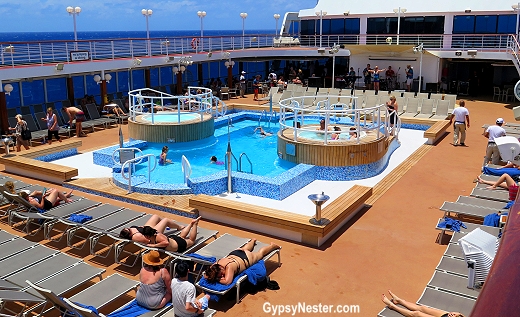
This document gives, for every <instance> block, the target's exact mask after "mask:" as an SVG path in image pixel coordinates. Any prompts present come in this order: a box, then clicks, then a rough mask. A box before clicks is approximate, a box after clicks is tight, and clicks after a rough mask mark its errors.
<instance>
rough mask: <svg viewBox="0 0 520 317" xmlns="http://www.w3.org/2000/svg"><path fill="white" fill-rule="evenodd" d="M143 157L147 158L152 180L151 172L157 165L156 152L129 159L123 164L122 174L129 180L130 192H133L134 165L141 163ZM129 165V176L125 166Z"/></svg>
mask: <svg viewBox="0 0 520 317" xmlns="http://www.w3.org/2000/svg"><path fill="white" fill-rule="evenodd" d="M152 157H153V162H154V166H153V168H152V167H151V165H150V162H151V158H152ZM143 158H147V162H148V182H150V174H151V173H152V172H153V171H154V170H155V168H156V167H157V158H156V157H155V155H154V154H146V155H143V156H139V157H136V158H134V159H131V160H128V161H126V162H124V163H123V165H122V166H121V176H122V177H123V178H124V179H127V180H128V193H131V192H132V167H133V165H134V164H139V163H141V161H142V160H143ZM137 161H139V162H138V163H135V162H137ZM127 166H128V177H126V176H125V167H127Z"/></svg>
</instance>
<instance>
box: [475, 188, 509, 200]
mask: <svg viewBox="0 0 520 317" xmlns="http://www.w3.org/2000/svg"><path fill="white" fill-rule="evenodd" d="M471 196H473V197H478V198H486V199H491V200H496V201H503V202H506V203H507V202H509V193H508V192H507V191H505V190H489V189H481V188H473V190H472V191H471Z"/></svg>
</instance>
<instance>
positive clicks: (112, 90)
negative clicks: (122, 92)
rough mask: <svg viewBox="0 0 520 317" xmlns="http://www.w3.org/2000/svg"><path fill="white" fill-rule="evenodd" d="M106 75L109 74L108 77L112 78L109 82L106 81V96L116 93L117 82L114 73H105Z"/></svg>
mask: <svg viewBox="0 0 520 317" xmlns="http://www.w3.org/2000/svg"><path fill="white" fill-rule="evenodd" d="M106 74H110V76H112V79H110V82H108V81H107V93H108V94H113V93H115V92H117V81H116V73H108V72H107V73H105V75H106Z"/></svg>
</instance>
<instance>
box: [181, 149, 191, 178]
mask: <svg viewBox="0 0 520 317" xmlns="http://www.w3.org/2000/svg"><path fill="white" fill-rule="evenodd" d="M181 169H182V173H183V175H184V183H185V184H188V178H190V176H191V164H190V161H188V159H187V158H186V156H184V155H183V156H182V159H181Z"/></svg>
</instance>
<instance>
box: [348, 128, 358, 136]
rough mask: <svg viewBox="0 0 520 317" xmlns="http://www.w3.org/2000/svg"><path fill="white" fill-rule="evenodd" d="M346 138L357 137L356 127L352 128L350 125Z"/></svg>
mask: <svg viewBox="0 0 520 317" xmlns="http://www.w3.org/2000/svg"><path fill="white" fill-rule="evenodd" d="M348 138H349V139H355V138H357V131H356V128H354V127H350V129H349V132H348Z"/></svg>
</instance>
